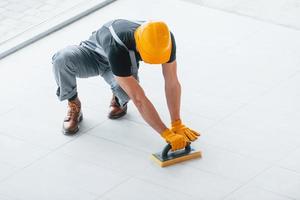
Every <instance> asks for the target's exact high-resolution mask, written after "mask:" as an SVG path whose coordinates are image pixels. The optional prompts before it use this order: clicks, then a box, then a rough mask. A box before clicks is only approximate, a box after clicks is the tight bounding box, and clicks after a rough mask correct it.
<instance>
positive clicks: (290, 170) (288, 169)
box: [274, 164, 300, 177]
mask: <svg viewBox="0 0 300 200" xmlns="http://www.w3.org/2000/svg"><path fill="white" fill-rule="evenodd" d="M274 167H278V168H280V169H283V170H286V171H289V172H291V173H295V174H297V175H299V177H300V172H299V171H297V170H293V169H290V168H288V167H284V166H281V165H276V164H275V165H274Z"/></svg>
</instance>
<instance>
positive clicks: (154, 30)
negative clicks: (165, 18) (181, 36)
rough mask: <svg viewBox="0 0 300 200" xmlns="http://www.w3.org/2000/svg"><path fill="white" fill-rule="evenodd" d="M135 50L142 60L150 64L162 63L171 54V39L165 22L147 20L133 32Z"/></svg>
mask: <svg viewBox="0 0 300 200" xmlns="http://www.w3.org/2000/svg"><path fill="white" fill-rule="evenodd" d="M134 38H135V42H136V47H137V50H138V51H139V53H140V55H141V57H142V60H143V61H144V62H146V63H150V64H163V63H166V62H168V61H169V59H170V56H171V49H172V41H171V36H170V31H169V28H168V26H167V24H166V23H164V22H161V21H149V22H146V23H144V24H142V25H141V26H140V27H138V28H137V29H136V30H135V32H134Z"/></svg>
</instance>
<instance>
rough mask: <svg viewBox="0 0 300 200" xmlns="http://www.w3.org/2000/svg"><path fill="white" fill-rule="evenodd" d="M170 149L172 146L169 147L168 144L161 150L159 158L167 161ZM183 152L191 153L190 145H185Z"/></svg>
mask: <svg viewBox="0 0 300 200" xmlns="http://www.w3.org/2000/svg"><path fill="white" fill-rule="evenodd" d="M171 149H172V146H171V145H170V144H167V145H166V146H165V148H164V149H163V151H162V153H161V157H162V158H163V159H167V158H168V153H169V151H170V150H171ZM184 151H185V153H189V152H190V151H191V145H190V143H188V144H187V145H186V147H185V148H184Z"/></svg>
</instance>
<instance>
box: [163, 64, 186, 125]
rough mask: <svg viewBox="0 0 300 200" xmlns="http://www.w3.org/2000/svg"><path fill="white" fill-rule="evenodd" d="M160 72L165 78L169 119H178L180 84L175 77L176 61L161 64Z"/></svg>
mask: <svg viewBox="0 0 300 200" xmlns="http://www.w3.org/2000/svg"><path fill="white" fill-rule="evenodd" d="M162 72H163V75H164V79H165V94H166V99H167V104H168V109H169V112H170V117H171V121H172V122H174V121H176V120H179V119H180V99H181V85H180V83H179V81H178V77H177V62H176V60H175V61H173V62H171V63H165V64H163V65H162Z"/></svg>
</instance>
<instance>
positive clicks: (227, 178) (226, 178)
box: [188, 166, 245, 184]
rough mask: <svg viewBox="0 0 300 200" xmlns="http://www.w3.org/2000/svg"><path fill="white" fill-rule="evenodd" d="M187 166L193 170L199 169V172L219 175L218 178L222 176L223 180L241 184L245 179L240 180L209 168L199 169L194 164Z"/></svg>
mask: <svg viewBox="0 0 300 200" xmlns="http://www.w3.org/2000/svg"><path fill="white" fill-rule="evenodd" d="M188 168H193V169H194V170H197V171H201V172H204V173H207V174H211V175H213V176H217V177H220V178H222V179H224V180H228V181H232V182H236V183H238V184H243V183H244V182H245V181H242V180H239V179H236V178H230V177H229V176H226V175H223V174H220V173H218V172H213V171H209V170H206V169H200V168H198V167H195V166H188Z"/></svg>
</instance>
